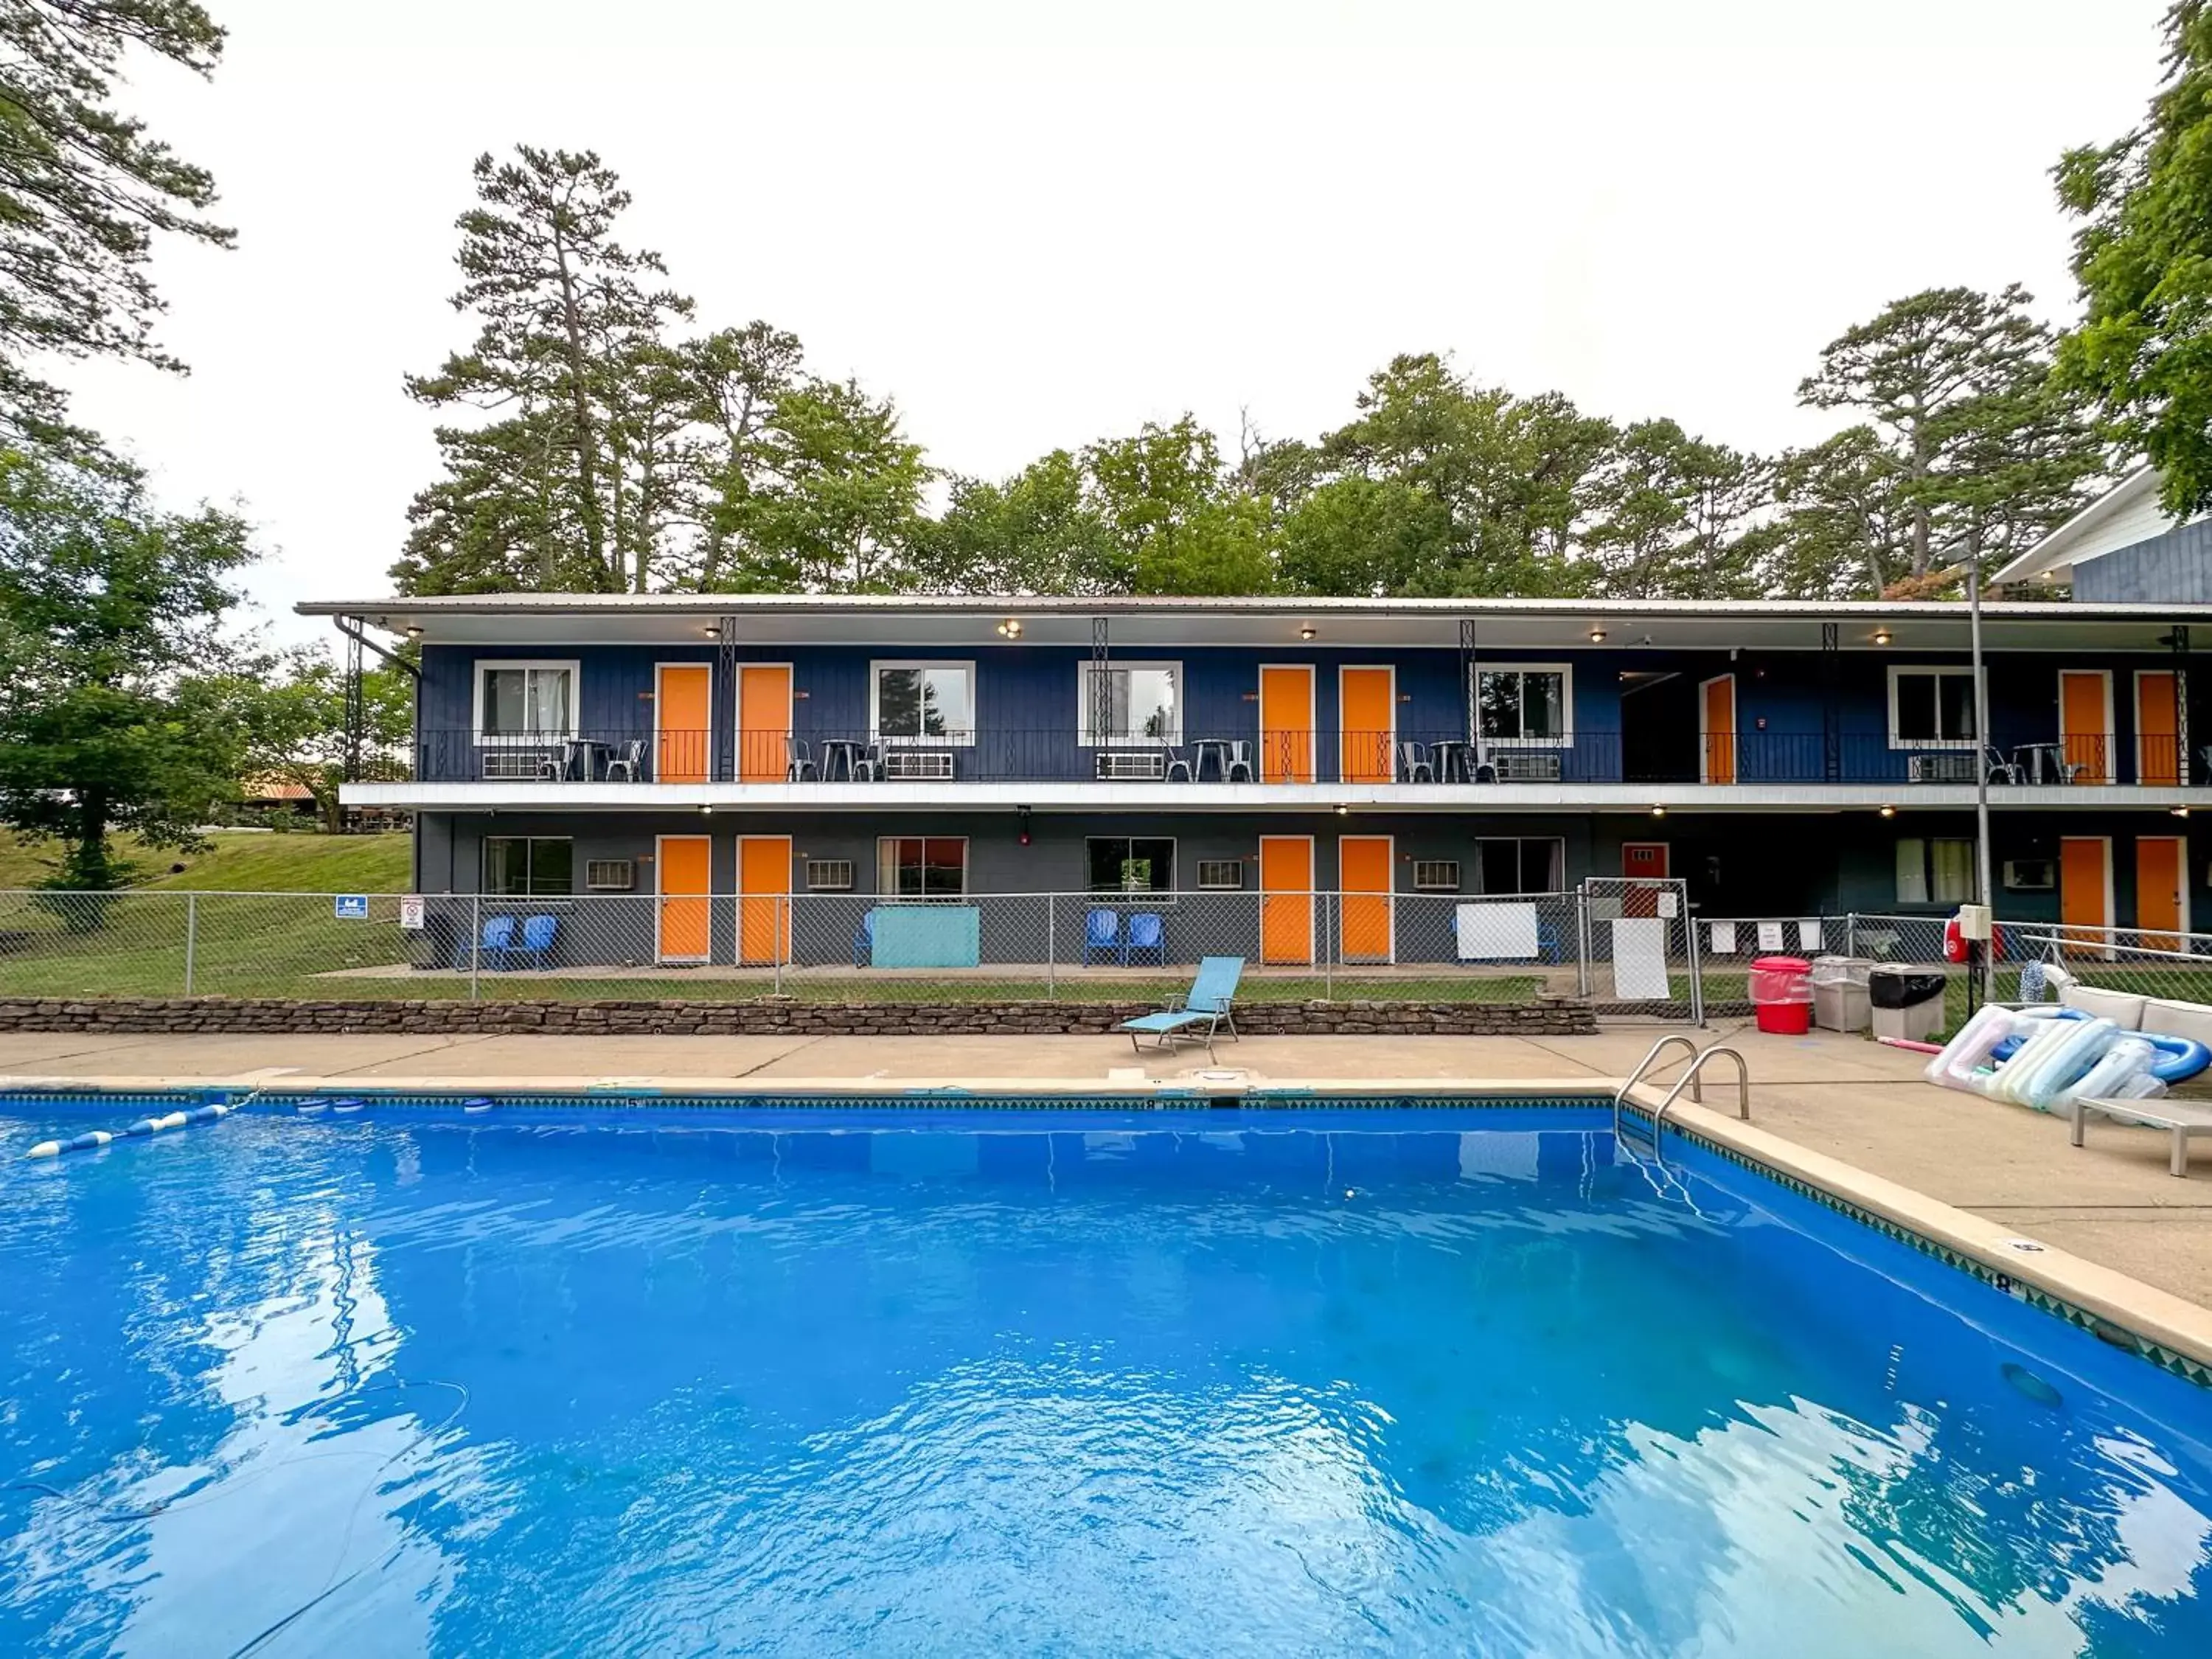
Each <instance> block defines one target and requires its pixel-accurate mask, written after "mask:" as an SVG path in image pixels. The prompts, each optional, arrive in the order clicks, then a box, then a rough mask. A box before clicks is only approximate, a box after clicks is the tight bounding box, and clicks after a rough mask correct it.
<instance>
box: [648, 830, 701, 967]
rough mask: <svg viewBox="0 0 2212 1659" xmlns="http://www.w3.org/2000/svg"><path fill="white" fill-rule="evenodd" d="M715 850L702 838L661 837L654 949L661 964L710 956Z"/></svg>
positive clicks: (693, 960) (698, 959)
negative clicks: (709, 896)
mask: <svg viewBox="0 0 2212 1659" xmlns="http://www.w3.org/2000/svg"><path fill="white" fill-rule="evenodd" d="M658 868H659V872H660V875H659V882H660V897H659V915H658V917H657V918H656V919H655V920H656V927H657V934H658V937H657V940H656V949H657V953H658V954H659V957H660V960H661V961H663V962H704V961H706V960H707V959H708V957H709V956H710V955H712V951H711V950H710V949H709V946H708V940H709V938H710V934H709V932H708V927H709V924H710V922H711V921H712V916H711V913H710V911H709V909H708V906H709V904H710V902H711V901H709V900H708V896H707V895H708V893H709V892H710V891H712V890H713V871H714V842H712V841H711V840H709V839H708V837H707V836H661V837H660V842H659V863H658Z"/></svg>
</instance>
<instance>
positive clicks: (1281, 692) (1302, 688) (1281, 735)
mask: <svg viewBox="0 0 2212 1659" xmlns="http://www.w3.org/2000/svg"><path fill="white" fill-rule="evenodd" d="M1313 691H1314V681H1313V670H1312V669H1310V668H1263V669H1261V671H1260V781H1261V782H1262V783H1311V782H1312V781H1314V711H1313ZM1309 874H1310V872H1309ZM1307 885H1309V886H1311V885H1312V883H1311V882H1310V881H1309V882H1308V883H1307Z"/></svg>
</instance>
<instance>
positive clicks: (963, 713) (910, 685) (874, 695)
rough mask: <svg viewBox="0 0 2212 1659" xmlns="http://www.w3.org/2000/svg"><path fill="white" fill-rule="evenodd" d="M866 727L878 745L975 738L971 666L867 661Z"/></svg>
mask: <svg viewBox="0 0 2212 1659" xmlns="http://www.w3.org/2000/svg"><path fill="white" fill-rule="evenodd" d="M868 726H869V729H870V730H871V731H872V732H874V733H875V736H876V739H877V741H878V742H880V743H957V744H972V743H974V742H975V664H974V663H972V662H879V663H873V664H871V665H870V667H869V679H868Z"/></svg>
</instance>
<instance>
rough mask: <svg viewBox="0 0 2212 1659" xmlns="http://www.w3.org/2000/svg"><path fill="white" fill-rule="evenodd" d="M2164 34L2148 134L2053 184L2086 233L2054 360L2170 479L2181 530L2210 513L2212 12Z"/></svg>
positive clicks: (2197, 0)
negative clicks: (2075, 317)
mask: <svg viewBox="0 0 2212 1659" xmlns="http://www.w3.org/2000/svg"><path fill="white" fill-rule="evenodd" d="M2165 67H2166V77H2165V82H2164V83H2163V84H2162V85H2161V86H2160V88H2159V90H2158V92H2157V93H2156V94H2155V95H2154V97H2153V98H2152V99H2151V102H2150V111H2149V113H2148V117H2147V118H2145V120H2144V122H2143V124H2142V125H2141V126H2139V127H2137V128H2136V130H2135V131H2133V132H2130V133H2129V134H2128V135H2127V136H2126V137H2123V138H2120V139H2118V140H2117V141H2115V142H2114V143H2110V144H2106V145H2103V146H2091V147H2087V148H2083V149H2074V150H2069V152H2068V153H2067V154H2066V155H2065V156H2064V157H2063V159H2062V160H2061V161H2059V163H2058V166H2057V168H2056V169H2055V170H2054V176H2055V177H2056V179H2057V186H2058V197H2059V200H2060V201H2061V202H2062V203H2063V204H2064V205H2065V206H2066V207H2067V208H2068V209H2069V210H2070V211H2071V212H2073V213H2074V214H2075V215H2076V216H2079V217H2080V218H2081V221H2082V224H2081V228H2080V229H2079V230H2077V231H2076V232H2075V237H2074V258H2073V267H2074V276H2075V280H2076V281H2077V282H2078V283H2079V284H2080V286H2081V304H2082V320H2081V325H2080V326H2079V327H2078V328H2076V329H2075V330H2074V331H2072V332H2071V333H2069V335H2068V336H2067V337H2066V338H2065V340H2064V341H2063V343H2062V345H2061V349H2060V360H2061V363H2062V366H2063V370H2064V372H2065V374H2066V376H2067V379H2068V380H2069V382H2071V383H2072V384H2073V385H2075V386H2081V387H2083V388H2086V389H2087V391H2089V392H2091V393H2093V395H2094V396H2096V397H2098V398H2100V399H2101V400H2102V402H2103V404H2104V407H2105V410H2106V413H2107V415H2108V416H2110V417H2111V419H2112V423H2113V430H2114V435H2115V436H2116V437H2117V438H2118V441H2119V442H2120V443H2121V444H2122V445H2123V446H2124V447H2126V448H2127V449H2129V450H2131V451H2134V452H2137V453H2142V454H2145V455H2148V457H2149V459H2151V461H2152V462H2153V463H2154V465H2157V466H2158V467H2159V468H2160V470H2161V471H2163V473H2164V474H2165V499H2166V508H2167V510H2168V511H2169V512H2171V513H2173V514H2174V515H2175V516H2176V517H2178V518H2186V517H2189V516H2191V515H2192V514H2195V513H2202V512H2203V511H2204V510H2206V509H2207V508H2208V507H2212V5H2208V3H2207V0H2175V4H2174V5H2173V7H2172V9H2171V10H2169V11H2168V12H2167V13H2166V64H2165Z"/></svg>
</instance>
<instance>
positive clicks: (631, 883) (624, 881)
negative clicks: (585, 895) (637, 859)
mask: <svg viewBox="0 0 2212 1659" xmlns="http://www.w3.org/2000/svg"><path fill="white" fill-rule="evenodd" d="M636 885H637V866H636V865H635V864H634V863H632V862H631V861H630V860H629V859H586V860H584V887H585V890H586V891H588V892H593V893H627V892H628V891H629V890H630V889H631V888H633V887H635V886H636Z"/></svg>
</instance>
